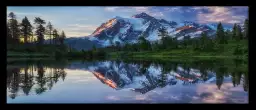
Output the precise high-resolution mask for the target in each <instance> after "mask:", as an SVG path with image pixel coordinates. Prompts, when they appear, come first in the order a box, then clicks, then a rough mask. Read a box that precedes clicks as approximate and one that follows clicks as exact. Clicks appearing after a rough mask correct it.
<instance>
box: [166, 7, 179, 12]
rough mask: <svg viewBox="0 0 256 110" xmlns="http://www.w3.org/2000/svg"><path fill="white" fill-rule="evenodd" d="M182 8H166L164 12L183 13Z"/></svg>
mask: <svg viewBox="0 0 256 110" xmlns="http://www.w3.org/2000/svg"><path fill="white" fill-rule="evenodd" d="M181 8H182V7H168V8H165V9H164V10H165V11H167V12H182V10H181Z"/></svg>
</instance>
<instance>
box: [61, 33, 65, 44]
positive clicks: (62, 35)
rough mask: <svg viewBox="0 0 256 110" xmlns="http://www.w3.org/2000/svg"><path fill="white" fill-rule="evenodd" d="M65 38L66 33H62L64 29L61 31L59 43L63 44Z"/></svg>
mask: <svg viewBox="0 0 256 110" xmlns="http://www.w3.org/2000/svg"><path fill="white" fill-rule="evenodd" d="M65 39H66V35H65V33H64V31H62V32H61V35H60V44H61V45H63V44H64V40H65Z"/></svg>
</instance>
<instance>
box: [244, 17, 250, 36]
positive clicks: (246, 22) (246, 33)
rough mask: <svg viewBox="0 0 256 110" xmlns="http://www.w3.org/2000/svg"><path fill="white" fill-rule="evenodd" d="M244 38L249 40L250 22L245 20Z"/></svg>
mask: <svg viewBox="0 0 256 110" xmlns="http://www.w3.org/2000/svg"><path fill="white" fill-rule="evenodd" d="M244 38H245V39H248V38H249V20H248V19H245V21H244Z"/></svg>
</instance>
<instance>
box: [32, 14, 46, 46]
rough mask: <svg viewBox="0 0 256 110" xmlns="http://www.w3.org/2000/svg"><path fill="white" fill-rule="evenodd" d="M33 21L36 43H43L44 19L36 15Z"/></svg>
mask: <svg viewBox="0 0 256 110" xmlns="http://www.w3.org/2000/svg"><path fill="white" fill-rule="evenodd" d="M34 22H35V24H36V25H37V26H36V35H37V39H38V44H40V45H42V44H43V43H44V33H45V27H44V26H43V25H44V24H45V20H43V19H41V18H40V17H36V18H35V20H34Z"/></svg>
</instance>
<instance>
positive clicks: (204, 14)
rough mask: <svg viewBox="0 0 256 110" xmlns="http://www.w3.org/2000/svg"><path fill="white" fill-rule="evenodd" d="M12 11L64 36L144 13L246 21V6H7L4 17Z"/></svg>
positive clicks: (198, 19)
mask: <svg viewBox="0 0 256 110" xmlns="http://www.w3.org/2000/svg"><path fill="white" fill-rule="evenodd" d="M10 12H14V14H16V16H17V19H18V20H19V21H21V19H23V18H24V17H25V16H27V18H28V19H29V20H30V22H31V23H33V21H34V18H35V17H40V18H42V19H44V20H45V21H46V22H47V23H48V22H49V21H50V22H51V23H52V24H53V26H54V28H56V29H57V30H58V31H62V30H63V31H64V32H65V33H66V36H67V37H84V36H88V35H90V34H92V33H93V31H94V30H95V29H96V28H97V27H99V26H100V25H101V24H102V23H105V22H107V21H108V20H109V19H111V18H114V17H116V16H120V17H131V16H133V15H135V14H139V13H142V12H145V13H147V14H149V15H151V16H153V17H155V18H157V19H165V20H169V21H175V22H182V21H193V22H197V23H202V24H204V23H218V22H221V23H223V24H224V25H227V26H232V25H233V24H234V23H240V24H242V23H243V22H244V20H245V19H246V18H248V7H247V6H232V7H231V6H225V7H220V6H170V7H166V6H165V7H160V6H150V7H147V6H145V7H141V6H140V7H133V6H126V7H124V6H122V7H119V6H116V7H113V6H112V7H104V6H98V7H95V6H94V7H93V6H81V7H78V6H73V7H70V6H69V7H67V6H47V7H43V6H37V7H35V6H34V7H32V6H8V7H7V14H8V13H10Z"/></svg>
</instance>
